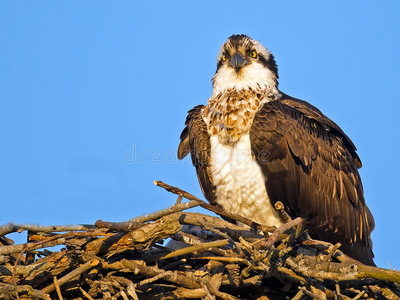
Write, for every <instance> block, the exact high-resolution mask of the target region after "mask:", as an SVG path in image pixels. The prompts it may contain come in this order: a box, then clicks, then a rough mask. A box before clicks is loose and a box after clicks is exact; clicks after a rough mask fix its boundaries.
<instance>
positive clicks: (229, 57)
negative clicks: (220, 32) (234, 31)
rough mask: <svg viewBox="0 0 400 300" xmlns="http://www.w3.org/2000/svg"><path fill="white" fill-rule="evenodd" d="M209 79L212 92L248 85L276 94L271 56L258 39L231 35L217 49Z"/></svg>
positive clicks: (276, 73) (246, 86) (273, 65)
mask: <svg viewBox="0 0 400 300" xmlns="http://www.w3.org/2000/svg"><path fill="white" fill-rule="evenodd" d="M212 81H213V87H214V90H213V93H219V92H224V91H226V90H229V89H237V90H242V89H248V88H249V87H251V88H253V89H259V88H262V89H269V90H270V91H271V92H272V93H275V92H276V93H278V68H277V65H276V62H275V59H274V56H273V55H272V54H271V53H270V52H269V51H268V50H267V48H265V47H264V46H263V45H261V44H260V43H259V42H257V41H255V40H253V39H251V38H249V37H248V36H246V35H243V34H241V35H232V36H231V37H230V38H229V39H228V40H227V41H226V42H225V44H223V45H222V47H221V50H220V51H219V54H218V58H217V71H216V72H215V75H214V77H213V79H212Z"/></svg>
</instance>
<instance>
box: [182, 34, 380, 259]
mask: <svg viewBox="0 0 400 300" xmlns="http://www.w3.org/2000/svg"><path fill="white" fill-rule="evenodd" d="M278 78H279V76H278V67H277V64H276V61H275V58H274V56H273V54H272V53H271V52H270V51H269V50H268V49H267V48H266V47H264V46H263V45H262V44H261V43H260V42H258V41H256V40H254V39H252V38H250V37H248V36H247V35H244V34H236V35H232V36H230V37H229V38H228V40H227V41H226V42H225V43H224V44H223V45H222V47H221V49H220V51H219V53H218V57H217V70H216V72H215V75H214V77H213V78H212V86H213V90H212V94H211V97H210V98H209V99H208V101H207V104H206V105H198V106H195V107H194V108H192V109H191V110H189V112H188V115H187V118H186V122H185V127H184V129H183V131H182V133H181V136H180V143H179V147H178V153H177V155H178V158H179V159H183V158H184V157H185V156H187V155H188V154H190V156H191V159H192V163H193V165H194V167H195V168H196V173H197V177H198V180H199V183H200V186H201V189H202V192H203V194H204V196H205V198H206V199H207V200H208V202H210V203H211V204H214V205H217V206H220V207H222V208H224V209H225V210H227V211H229V212H231V213H235V214H239V215H242V216H244V217H247V218H249V219H251V220H253V221H255V222H258V223H260V224H266V225H271V226H277V227H278V226H280V225H282V224H283V221H282V220H281V218H280V217H279V215H278V213H277V211H276V210H275V209H274V204H275V203H276V202H277V201H280V202H281V203H283V205H284V208H285V211H286V212H287V213H288V214H289V216H290V217H292V218H297V217H301V218H303V219H304V221H305V226H306V228H307V230H308V234H309V235H310V237H311V238H314V239H318V240H323V241H328V242H330V243H333V244H336V243H340V244H341V247H340V249H341V251H342V252H343V253H345V254H347V255H348V256H350V257H352V258H354V259H356V260H357V261H359V262H361V263H363V264H367V265H375V264H374V261H373V257H374V254H373V251H372V240H371V232H372V231H373V229H374V227H375V222H374V218H373V216H372V214H371V211H370V210H369V208H368V206H367V205H366V202H365V199H364V192H363V186H362V182H361V178H360V174H359V172H358V169H359V168H361V166H362V164H361V160H360V158H359V156H358V154H357V153H356V151H357V149H356V147H355V145H354V144H353V142H352V141H351V140H350V138H349V137H348V136H347V135H346V134H345V133H344V132H343V130H342V129H341V128H340V127H339V126H338V125H337V124H336V123H335V122H333V121H332V120H331V119H329V118H328V117H327V116H325V115H324V114H323V113H322V112H321V111H320V110H319V109H318V108H316V107H315V106H313V105H311V104H310V103H308V102H306V101H304V100H300V99H297V98H294V97H291V96H289V95H287V94H285V93H283V92H281V91H280V90H279V88H278Z"/></svg>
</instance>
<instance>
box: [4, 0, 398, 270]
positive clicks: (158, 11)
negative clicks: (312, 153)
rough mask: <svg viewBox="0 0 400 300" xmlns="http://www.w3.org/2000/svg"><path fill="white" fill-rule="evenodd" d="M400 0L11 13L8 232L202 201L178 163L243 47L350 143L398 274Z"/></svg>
mask: <svg viewBox="0 0 400 300" xmlns="http://www.w3.org/2000/svg"><path fill="white" fill-rule="evenodd" d="M399 16H400V4H399V2H398V1H383V2H379V4H378V2H376V1H329V2H328V1H317V0H315V1H279V2H278V1H264V2H263V1H259V2H257V3H256V2H248V3H245V2H243V1H237V2H236V1H208V2H207V1H201V2H200V1H199V2H197V3H193V2H191V1H158V2H157V1H149V2H148V3H145V1H140V2H139V1H115V2H111V1H2V2H1V3H0V164H1V166H0V199H1V200H0V201H1V214H0V224H3V223H6V222H9V221H14V222H16V223H36V224H75V223H93V222H95V221H96V220H97V219H100V218H101V219H103V220H107V221H123V220H126V219H129V218H131V217H134V216H138V215H140V214H144V213H149V212H153V211H155V210H157V209H161V208H164V207H167V206H169V205H172V204H173V203H174V201H175V199H176V198H175V196H173V195H170V194H168V193H167V192H165V191H164V190H162V189H160V188H157V187H155V186H154V185H153V181H154V180H163V181H165V182H167V183H169V184H172V185H176V186H179V187H180V188H182V189H185V190H187V191H188V192H191V193H193V194H195V195H197V196H201V197H203V196H202V194H201V191H200V188H199V185H198V183H197V178H196V175H195V170H194V168H193V167H192V166H191V162H190V160H188V159H186V160H185V161H183V162H180V161H179V162H178V161H177V159H176V156H175V153H176V149H177V146H178V142H179V134H180V132H181V130H182V129H183V126H184V125H183V124H184V121H185V117H186V112H187V111H188V110H189V109H190V108H192V107H193V106H195V105H197V104H201V103H203V104H204V103H206V101H207V98H208V97H209V96H210V94H211V82H210V79H211V77H212V76H213V74H214V72H215V68H216V57H217V54H218V51H219V48H220V46H221V45H222V44H223V43H224V42H225V40H226V39H227V38H228V37H229V36H230V35H231V34H234V33H245V34H247V35H249V36H251V37H253V38H254V39H256V40H260V41H261V42H262V43H263V44H264V45H265V46H267V47H268V48H269V50H270V51H271V52H272V53H273V54H274V55H275V57H276V60H277V63H278V66H279V73H280V88H281V90H282V91H284V92H286V93H288V94H290V95H292V96H295V97H298V98H301V99H304V100H307V101H308V102H310V103H312V104H314V105H316V106H317V107H318V108H320V109H321V110H322V111H323V112H324V113H325V114H326V115H327V116H329V117H330V118H332V119H333V120H334V121H335V122H336V123H338V124H339V125H340V126H341V127H342V129H343V130H344V131H345V132H346V133H347V134H348V135H349V136H350V137H351V139H352V140H353V141H354V143H355V144H356V146H357V148H358V153H359V155H360V157H361V159H362V161H363V165H364V166H363V168H362V170H361V176H362V179H363V184H364V189H365V198H366V201H367V203H368V205H369V207H370V208H371V210H372V213H373V214H374V216H375V220H376V229H375V231H374V233H373V240H374V246H375V248H374V249H375V254H376V262H377V264H378V265H380V266H383V267H387V266H388V263H387V262H389V263H390V266H392V267H396V268H400V255H399V254H398V249H399V247H400V241H399V239H398V235H399V233H398V231H399V225H398V219H399V218H400V215H399V211H400V201H399V200H400V193H399V185H400V184H399V179H400V178H399V177H400V176H399V170H400V163H399V159H398V154H397V152H398V150H399V149H400V142H399V132H400V126H399V117H398V114H399V109H400V106H399V100H400V99H399V96H398V95H399V75H400V74H399V70H400V64H399V62H400V60H399V53H400V49H399V36H400V23H399Z"/></svg>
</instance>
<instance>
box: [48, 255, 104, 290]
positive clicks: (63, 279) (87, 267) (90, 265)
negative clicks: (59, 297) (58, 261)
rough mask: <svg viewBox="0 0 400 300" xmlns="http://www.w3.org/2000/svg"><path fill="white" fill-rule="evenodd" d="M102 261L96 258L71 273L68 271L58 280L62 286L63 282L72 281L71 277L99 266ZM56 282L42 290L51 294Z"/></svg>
mask: <svg viewBox="0 0 400 300" xmlns="http://www.w3.org/2000/svg"><path fill="white" fill-rule="evenodd" d="M99 263H100V260H99V259H97V258H94V259H92V260H90V261H88V262H86V263H84V264H83V265H82V266H80V267H78V268H76V269H75V270H73V271H71V272H70V273H68V274H67V275H65V276H63V277H61V278H60V280H58V284H59V286H62V285H63V284H65V283H67V282H68V281H70V280H71V279H73V278H74V277H76V276H78V275H80V274H82V273H84V272H86V271H88V270H90V269H91V268H93V267H95V266H97V265H98V264H99ZM55 288H56V287H55V284H54V283H52V284H50V285H49V286H46V287H45V288H43V289H42V292H44V293H47V294H50V293H51V292H53V291H54V290H55Z"/></svg>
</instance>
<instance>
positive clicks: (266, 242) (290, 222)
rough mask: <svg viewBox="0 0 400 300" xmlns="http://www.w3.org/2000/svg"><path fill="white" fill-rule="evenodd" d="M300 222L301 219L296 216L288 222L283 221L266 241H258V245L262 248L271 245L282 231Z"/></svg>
mask: <svg viewBox="0 0 400 300" xmlns="http://www.w3.org/2000/svg"><path fill="white" fill-rule="evenodd" d="M301 222H302V219H301V218H300V217H299V218H296V219H294V220H292V221H289V222H288V223H285V224H283V225H281V226H280V227H279V228H278V229H276V230H275V231H274V232H273V233H272V234H271V236H270V237H269V238H268V240H267V241H265V242H262V243H260V246H261V247H262V248H269V247H271V246H272V245H273V244H275V243H276V241H277V240H278V238H279V236H280V235H281V234H282V233H284V232H285V231H287V230H289V229H290V228H292V227H295V226H297V225H298V224H299V223H301Z"/></svg>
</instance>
